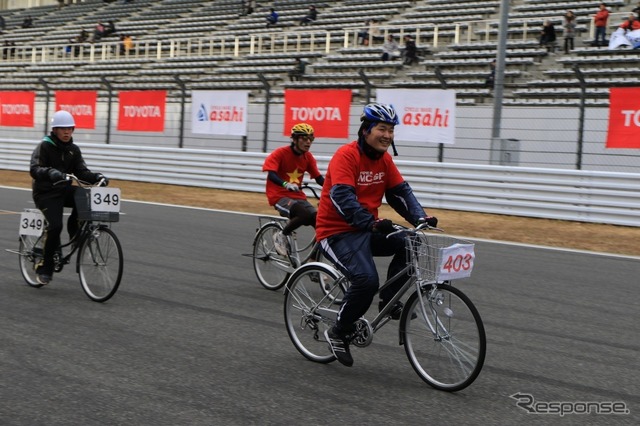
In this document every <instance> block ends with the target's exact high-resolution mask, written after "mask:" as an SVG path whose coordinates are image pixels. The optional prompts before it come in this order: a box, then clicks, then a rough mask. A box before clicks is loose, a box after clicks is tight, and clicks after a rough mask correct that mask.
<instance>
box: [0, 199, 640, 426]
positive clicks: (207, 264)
mask: <svg viewBox="0 0 640 426" xmlns="http://www.w3.org/2000/svg"><path fill="white" fill-rule="evenodd" d="M0 199H1V200H2V201H1V203H0V242H1V244H0V248H8V249H15V248H17V229H18V217H19V215H18V212H20V211H22V209H23V208H24V207H33V204H32V203H31V201H30V200H31V194H30V192H29V191H24V190H16V189H9V188H0ZM122 213H123V214H122V215H121V217H120V221H119V222H118V223H114V224H113V229H114V231H115V232H116V233H117V235H118V237H119V238H120V240H121V243H122V246H123V250H124V257H125V266H124V275H123V280H122V284H121V286H120V289H119V290H118V292H117V293H116V295H115V296H114V297H113V298H112V299H111V300H109V301H108V302H106V303H103V304H100V303H96V302H92V301H90V300H89V299H88V298H87V297H86V296H85V295H84V293H83V292H82V289H81V287H80V283H79V280H78V276H77V274H76V273H75V270H74V268H73V267H72V265H67V266H66V267H65V269H64V270H63V271H62V272H61V273H59V274H56V275H55V276H54V280H53V281H52V283H51V284H50V285H48V286H46V287H43V288H40V289H35V288H31V287H29V286H27V285H26V284H25V283H24V281H23V279H22V277H21V275H20V271H19V269H18V256H17V255H15V254H11V253H8V252H5V251H2V254H0V275H1V276H2V280H1V283H0V424H2V425H132V424H135V425H219V424H220V425H221V424H224V425H298V424H300V425H302V424H304V425H326V424H357V425H426V424H430V425H440V424H453V425H467V424H504V425H514V424H520V425H524V424H548V423H559V422H561V423H562V424H580V425H584V424H594V425H595V424H598V425H601V424H628V425H635V424H638V423H639V421H640V385H638V383H639V381H640V380H639V379H640V373H639V371H640V369H639V368H638V353H639V352H640V343H639V340H640V339H638V337H639V335H640V331H639V330H638V324H639V323H640V297H639V296H640V286H639V285H638V284H639V281H638V277H640V260H639V259H637V258H629V257H619V256H613V255H601V254H590V253H584V252H576V251H564V250H557V249H548V248H542V247H529V246H518V245H505V244H501V243H493V242H487V241H481V242H477V244H476V255H477V259H476V266H475V270H474V273H473V274H472V276H471V278H468V279H466V280H463V281H462V280H461V281H460V282H459V284H458V287H459V288H461V289H462V290H463V291H464V292H465V293H466V294H467V295H468V296H469V297H470V298H471V299H472V300H473V302H474V303H475V305H476V306H477V308H478V310H479V311H480V314H481V316H482V318H483V320H484V324H485V328H486V333H487V358H486V362H485V366H484V369H483V370H482V372H481V373H480V376H479V377H478V379H477V380H476V382H475V383H473V384H472V385H471V386H470V387H468V388H467V389H464V390H462V391H460V392H457V393H446V392H442V391H437V390H435V389H433V388H431V387H430V386H429V385H427V384H426V383H424V382H423V381H422V380H420V378H419V377H418V376H417V375H416V374H415V373H414V372H413V370H412V368H411V366H410V364H409V362H408V360H407V358H406V355H405V353H404V349H403V348H402V347H401V346H398V339H397V333H398V330H397V327H395V328H394V324H395V323H391V324H388V325H387V326H385V328H383V329H382V330H381V331H380V332H379V333H377V334H376V335H375V337H374V341H373V343H372V344H371V345H370V346H369V347H367V348H354V349H353V356H354V359H355V364H354V366H353V367H352V368H347V367H344V366H342V365H340V364H338V363H337V362H334V363H331V364H327V365H322V364H316V363H313V362H311V361H308V360H306V359H305V358H304V357H302V355H300V354H299V353H298V352H297V351H296V349H295V348H294V346H293V345H292V343H291V342H290V340H289V338H288V336H287V332H286V330H285V327H284V320H283V303H282V302H283V294H282V292H281V291H275V292H273V291H268V290H266V289H264V288H263V287H261V286H260V285H259V283H258V281H257V279H256V277H255V275H254V272H253V267H252V264H251V259H250V258H248V257H245V256H242V254H244V253H249V252H250V251H251V242H252V239H253V235H254V232H255V230H256V225H257V223H258V219H257V217H256V216H254V215H248V214H236V213H232V212H222V211H214V210H206V209H196V208H183V207H177V206H166V205H156V204H148V203H138V202H129V201H124V202H123V204H122ZM384 265H385V263H384V262H382V263H381V268H382V269H384ZM585 411H587V412H588V413H587V414H585ZM618 412H619V414H618Z"/></svg>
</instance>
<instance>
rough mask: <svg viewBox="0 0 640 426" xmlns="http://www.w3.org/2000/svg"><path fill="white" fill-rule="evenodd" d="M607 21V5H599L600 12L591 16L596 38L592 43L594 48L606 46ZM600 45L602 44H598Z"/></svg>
mask: <svg viewBox="0 0 640 426" xmlns="http://www.w3.org/2000/svg"><path fill="white" fill-rule="evenodd" d="M608 21H609V11H608V10H607V5H606V4H604V3H600V10H599V11H598V13H596V14H595V15H594V16H593V24H594V25H595V27H596V38H595V40H594V41H593V45H594V46H606V45H607V40H606V39H607V22H608ZM600 43H602V44H600Z"/></svg>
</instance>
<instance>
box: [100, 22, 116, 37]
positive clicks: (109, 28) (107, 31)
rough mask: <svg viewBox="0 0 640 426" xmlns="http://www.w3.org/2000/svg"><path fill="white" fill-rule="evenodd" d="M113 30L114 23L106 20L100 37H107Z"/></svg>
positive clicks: (114, 28) (114, 30)
mask: <svg viewBox="0 0 640 426" xmlns="http://www.w3.org/2000/svg"><path fill="white" fill-rule="evenodd" d="M115 32H116V24H114V23H113V21H107V25H105V26H104V33H103V34H102V37H107V36H109V35H111V34H114V33H115Z"/></svg>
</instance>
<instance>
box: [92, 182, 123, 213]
mask: <svg viewBox="0 0 640 426" xmlns="http://www.w3.org/2000/svg"><path fill="white" fill-rule="evenodd" d="M91 211H94V212H120V188H107V187H93V188H91Z"/></svg>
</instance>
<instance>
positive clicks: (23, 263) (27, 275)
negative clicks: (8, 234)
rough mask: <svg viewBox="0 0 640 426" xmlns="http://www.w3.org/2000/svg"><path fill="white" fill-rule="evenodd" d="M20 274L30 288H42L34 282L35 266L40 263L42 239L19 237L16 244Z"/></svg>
mask: <svg viewBox="0 0 640 426" xmlns="http://www.w3.org/2000/svg"><path fill="white" fill-rule="evenodd" d="M18 251H19V256H18V260H19V262H20V272H21V273H22V277H23V278H24V280H25V281H26V283H27V284H29V285H30V286H32V287H36V288H37V287H42V284H40V283H38V281H37V280H36V265H37V264H38V263H39V262H40V261H42V254H43V252H44V251H43V239H42V238H41V237H38V236H34V235H21V236H20V239H19V243H18Z"/></svg>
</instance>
